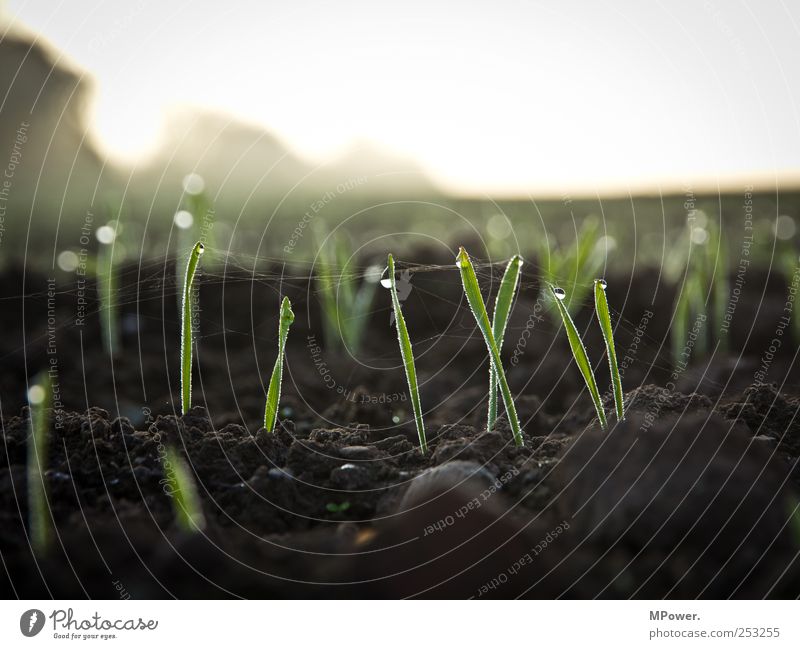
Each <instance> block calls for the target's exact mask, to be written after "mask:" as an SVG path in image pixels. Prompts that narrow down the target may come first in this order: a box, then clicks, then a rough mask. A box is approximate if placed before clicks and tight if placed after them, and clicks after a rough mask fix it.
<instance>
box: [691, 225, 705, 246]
mask: <svg viewBox="0 0 800 649" xmlns="http://www.w3.org/2000/svg"><path fill="white" fill-rule="evenodd" d="M691 239H692V243H694V244H697V245H698V246H702V245H705V243H706V242H707V241H708V230H704V229H703V228H694V229H693V230H692V235H691Z"/></svg>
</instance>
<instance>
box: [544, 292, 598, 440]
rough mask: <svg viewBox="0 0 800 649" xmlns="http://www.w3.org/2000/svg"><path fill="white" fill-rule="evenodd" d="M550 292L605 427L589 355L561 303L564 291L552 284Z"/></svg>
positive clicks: (576, 361)
mask: <svg viewBox="0 0 800 649" xmlns="http://www.w3.org/2000/svg"><path fill="white" fill-rule="evenodd" d="M550 292H551V293H552V295H553V297H554V298H555V303H556V306H557V307H558V312H559V314H561V320H562V321H563V323H564V329H566V330H567V338H568V340H569V346H570V349H571V350H572V357H573V358H574V359H575V363H576V364H577V366H578V369H579V370H580V372H581V374H582V375H583V380H584V381H585V382H586V387H587V388H589V394H590V395H591V396H592V402H593V403H594V409H595V410H596V411H597V418H598V419H599V420H600V425H601V426H602V427H603V428H607V427H608V423H607V422H606V414H605V412H604V411H603V402H602V401H601V400H600V392H599V391H598V389H597V383H596V382H595V380H594V373H593V372H592V366H591V364H590V363H589V357H588V356H587V355H586V348H585V347H584V346H583V341H582V340H581V336H580V334H579V333H578V329H577V327H576V326H575V323H574V322H573V321H572V317H571V316H570V315H569V311H567V307H566V306H565V305H564V303H563V300H564V298H565V297H566V293H564V290H563V289H561V288H558V287H556V286H553V285H552V284H551V285H550Z"/></svg>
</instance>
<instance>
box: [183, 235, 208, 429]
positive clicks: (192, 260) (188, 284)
mask: <svg viewBox="0 0 800 649" xmlns="http://www.w3.org/2000/svg"><path fill="white" fill-rule="evenodd" d="M204 249H205V247H204V246H203V244H202V242H200V241H198V242H197V243H196V244H194V248H192V252H191V254H190V255H189V263H188V264H187V266H186V276H185V277H184V280H183V304H182V308H181V410H182V411H183V413H184V414H186V413H187V412H189V408H191V407H192V287H193V286H194V275H195V272H196V271H197V264H198V263H199V262H200V255H202V254H203V250H204Z"/></svg>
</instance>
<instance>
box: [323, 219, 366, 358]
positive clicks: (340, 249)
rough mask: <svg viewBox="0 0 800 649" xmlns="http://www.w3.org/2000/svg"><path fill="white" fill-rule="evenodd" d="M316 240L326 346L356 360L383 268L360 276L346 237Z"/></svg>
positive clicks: (329, 237) (333, 236)
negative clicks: (343, 351)
mask: <svg viewBox="0 0 800 649" xmlns="http://www.w3.org/2000/svg"><path fill="white" fill-rule="evenodd" d="M316 236H317V239H318V247H319V256H318V266H319V273H318V274H317V286H318V292H319V295H320V299H321V301H322V322H323V326H324V333H325V343H326V345H328V346H329V347H330V348H331V349H340V348H345V349H347V350H348V351H349V352H350V353H351V354H353V355H354V356H355V355H357V354H358V352H359V350H360V348H361V345H362V343H363V342H364V333H365V331H366V327H367V323H368V322H369V316H370V310H371V308H372V303H373V300H374V298H375V293H376V291H377V286H378V280H379V279H380V267H374V266H371V267H369V268H367V269H366V271H365V272H363V273H360V272H357V271H355V270H353V269H352V262H351V260H352V257H353V254H352V244H351V243H350V241H349V240H348V239H347V238H346V237H343V236H335V235H329V236H328V237H325V238H324V239H323V238H322V235H321V233H320V232H317V234H316ZM326 244H327V245H326ZM359 278H360V279H361V282H360V284H359V281H358V280H359Z"/></svg>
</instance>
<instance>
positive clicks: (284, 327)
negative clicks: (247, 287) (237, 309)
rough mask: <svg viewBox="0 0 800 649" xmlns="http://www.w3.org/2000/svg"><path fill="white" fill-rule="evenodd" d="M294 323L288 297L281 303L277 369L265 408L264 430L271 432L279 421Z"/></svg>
mask: <svg viewBox="0 0 800 649" xmlns="http://www.w3.org/2000/svg"><path fill="white" fill-rule="evenodd" d="M293 322H294V312H293V311H292V303H291V302H290V301H289V298H288V297H284V298H283V302H281V317H280V322H279V323H278V358H277V359H276V361H275V368H274V369H273V370H272V378H270V380H269V389H268V390H267V405H266V407H265V408H264V428H265V429H266V430H268V431H269V432H272V431H274V430H275V424H276V423H277V421H278V403H279V401H280V399H281V381H282V380H283V357H284V353H285V352H286V339H287V338H288V336H289V327H291V326H292V323H293Z"/></svg>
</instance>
